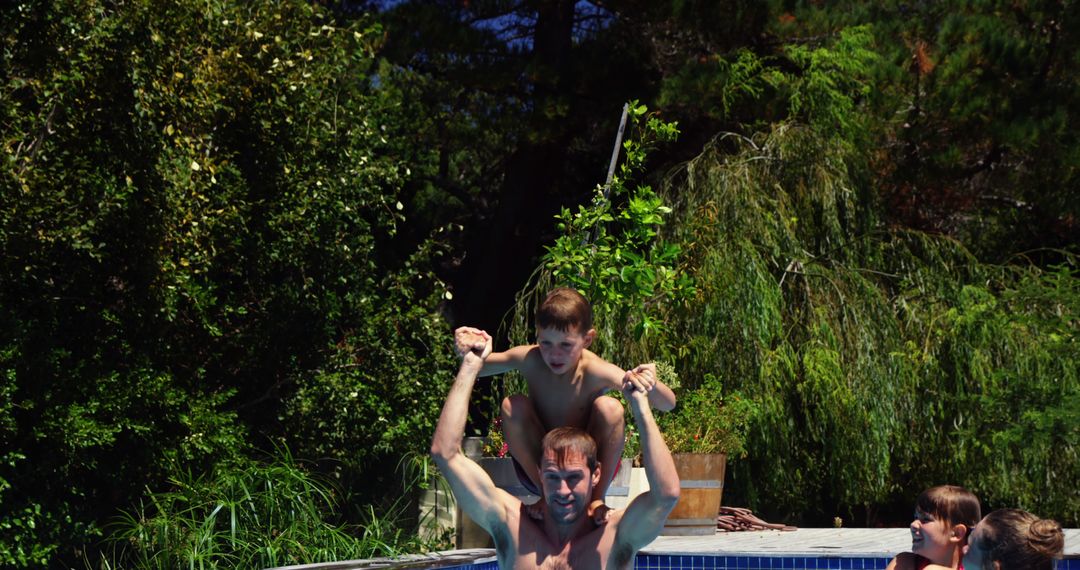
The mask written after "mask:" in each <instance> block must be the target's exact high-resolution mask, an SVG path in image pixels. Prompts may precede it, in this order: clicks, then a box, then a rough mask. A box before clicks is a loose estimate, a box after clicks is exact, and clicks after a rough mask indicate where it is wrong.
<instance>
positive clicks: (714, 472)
mask: <svg viewBox="0 0 1080 570" xmlns="http://www.w3.org/2000/svg"><path fill="white" fill-rule="evenodd" d="M678 396H679V400H678V404H677V405H676V407H675V409H674V410H672V411H671V412H669V413H667V414H659V415H658V417H657V424H658V426H659V427H660V432H661V433H662V434H663V436H664V441H665V442H666V443H667V445H668V448H669V449H670V450H671V453H672V457H673V458H674V460H675V468H676V469H677V470H678V472H679V478H680V480H681V486H682V492H681V495H680V498H679V503H678V504H677V505H676V506H675V509H674V510H673V511H672V512H671V514H670V515H668V522H667V524H666V525H665V526H664V530H663V532H662V533H661V534H667V535H672V534H675V535H694V534H712V533H714V532H715V531H716V516H717V514H718V513H719V511H720V502H721V497H722V495H723V491H724V472H725V468H726V466H727V457H728V456H729V455H732V456H737V457H745V455H746V449H745V447H744V444H745V442H746V430H747V427H748V425H749V422H750V419H751V418H752V417H753V414H754V412H755V409H756V408H755V406H754V404H753V402H751V401H749V400H747V399H745V398H743V397H741V396H740V395H739V394H738V393H732V394H728V395H726V396H725V394H724V391H723V384H722V382H721V380H720V378H719V377H718V376H716V375H714V374H711V373H710V374H705V376H704V377H703V378H702V381H701V383H700V384H699V385H698V386H696V387H694V388H690V389H685V390H682V391H681V392H679V394H678Z"/></svg>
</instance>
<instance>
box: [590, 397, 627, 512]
mask: <svg viewBox="0 0 1080 570" xmlns="http://www.w3.org/2000/svg"><path fill="white" fill-rule="evenodd" d="M586 431H588V432H589V435H591V436H592V437H593V439H595V440H596V447H597V458H598V459H599V460H600V484H599V485H597V486H596V487H595V488H594V489H593V495H592V498H593V500H594V501H595V500H601V501H603V500H604V496H605V495H607V490H608V487H610V486H611V480H612V479H614V478H615V470H616V469H617V468H618V466H619V460H620V459H622V452H623V446H624V445H625V444H626V419H625V417H624V416H623V407H622V404H621V403H619V401H618V400H616V399H615V398H612V397H611V396H600V397H599V398H597V399H595V400H593V403H592V410H591V412H590V414H589V425H588V427H587V428H586Z"/></svg>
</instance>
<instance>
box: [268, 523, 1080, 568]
mask: <svg viewBox="0 0 1080 570" xmlns="http://www.w3.org/2000/svg"><path fill="white" fill-rule="evenodd" d="M910 548H911V533H910V531H909V530H908V529H906V528H893V529H858V528H828V529H822V528H817V529H815V528H801V529H799V530H798V531H795V532H777V531H764V532H733V533H723V532H719V533H717V534H715V535H712V536H661V537H658V538H657V539H656V540H654V541H653V542H652V543H650V544H649V545H648V546H647V547H645V548H644V549H643V550H642V551H641V552H640V553H639V554H638V556H637V559H636V561H635V565H634V568H635V569H637V570H883V569H884V568H885V566H886V565H888V563H889V560H891V559H892V557H893V556H894V555H895V554H896V553H897V552H904V551H907V550H909V549H910ZM1065 557H1066V558H1065V559H1064V560H1059V561H1058V562H1057V565H1056V567H1057V570H1080V529H1065ZM286 568H287V569H288V570H366V569H373V568H382V569H390V568H394V569H401V570H404V569H410V570H413V569H417V570H418V569H426V570H434V569H437V570H497V569H498V564H497V563H496V561H495V551H494V550H493V549H491V548H475V549H463V550H451V551H443V552H432V553H427V554H413V555H407V556H403V557H398V558H393V559H391V558H381V559H368V560H351V561H339V562H331V563H322V564H305V565H300V566H289V567H286ZM286 568H281V569H279V570H286Z"/></svg>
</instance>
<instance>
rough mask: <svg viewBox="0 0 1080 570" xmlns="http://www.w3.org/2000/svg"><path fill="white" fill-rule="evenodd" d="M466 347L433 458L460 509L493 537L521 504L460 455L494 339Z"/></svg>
mask: <svg viewBox="0 0 1080 570" xmlns="http://www.w3.org/2000/svg"><path fill="white" fill-rule="evenodd" d="M459 346H461V344H459ZM464 346H465V347H466V349H467V350H466V352H465V354H464V357H463V358H462V361H461V367H460V368H459V369H458V374H457V377H456V378H455V379H454V385H453V386H452V387H451V388H450V393H449V395H447V397H446V403H445V404H443V409H442V413H441V414H440V415H439V423H438V424H436V426H435V436H434V437H433V438H432V440H431V457H432V458H433V459H434V460H435V464H436V465H437V466H438V467H439V470H440V471H441V472H442V474H443V476H444V477H446V480H447V481H448V482H449V483H450V488H451V489H452V490H453V491H454V497H455V498H456V499H457V502H458V505H460V506H461V509H462V510H463V511H465V513H466V514H468V515H469V517H471V518H472V519H473V520H474V521H476V524H478V525H480V527H481V528H483V529H484V530H486V531H487V532H488V533H489V534H492V535H494V534H495V533H496V532H497V531H499V530H501V529H504V528H505V527H506V521H507V513H508V512H511V511H513V510H516V509H518V508H519V505H520V502H519V501H518V500H517V499H515V498H514V497H513V496H512V495H510V494H509V493H507V492H506V491H503V490H502V489H499V488H498V487H496V486H495V483H494V482H492V480H491V477H490V476H488V474H487V472H486V471H484V469H483V468H482V467H480V466H479V465H477V463H476V462H475V461H473V460H472V459H469V458H468V457H466V456H465V454H464V453H462V452H461V441H462V438H463V437H464V436H465V420H466V417H467V416H468V413H469V396H470V394H471V393H472V389H473V384H475V383H476V377H477V374H478V373H479V372H480V369H481V368H482V367H483V365H484V359H485V358H486V357H487V356H488V355H489V354H490V353H491V337H490V336H488V335H487V334H486V333H481V334H480V335H476V336H474V337H472V338H467V339H466V342H465V345H464Z"/></svg>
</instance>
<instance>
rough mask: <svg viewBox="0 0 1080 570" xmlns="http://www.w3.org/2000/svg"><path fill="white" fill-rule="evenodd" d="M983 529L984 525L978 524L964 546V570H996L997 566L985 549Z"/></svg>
mask: <svg viewBox="0 0 1080 570" xmlns="http://www.w3.org/2000/svg"><path fill="white" fill-rule="evenodd" d="M982 529H983V525H981V524H980V525H976V526H975V530H974V532H972V533H971V537H970V538H968V543H967V546H965V547H964V570H995V568H996V566H997V565H996V564H993V563H991V561H990V560H988V558H989V557H988V556H987V555H988V554H989V552H987V551H986V550H984V549H983V541H982V534H983V533H982Z"/></svg>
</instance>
